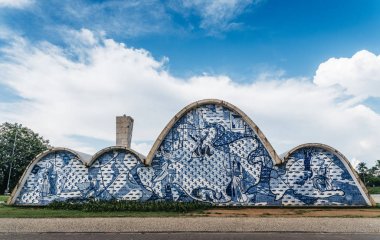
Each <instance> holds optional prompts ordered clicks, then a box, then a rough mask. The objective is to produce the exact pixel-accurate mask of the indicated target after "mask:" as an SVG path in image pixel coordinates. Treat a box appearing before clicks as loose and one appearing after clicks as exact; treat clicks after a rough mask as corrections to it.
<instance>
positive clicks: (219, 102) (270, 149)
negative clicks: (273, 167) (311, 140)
mask: <svg viewBox="0 0 380 240" xmlns="http://www.w3.org/2000/svg"><path fill="white" fill-rule="evenodd" d="M207 104H215V105H220V106H223V107H226V108H227V109H229V110H231V111H233V112H236V113H238V114H239V115H240V116H242V118H243V120H244V121H245V122H246V123H248V125H249V126H250V127H251V128H252V129H253V130H254V131H255V133H256V134H257V136H258V138H259V139H260V140H261V142H262V143H263V145H264V147H265V149H266V150H267V151H268V153H269V155H270V156H271V158H272V159H273V163H274V164H281V163H282V160H281V158H280V157H279V156H278V155H277V153H276V151H275V150H274V148H273V147H272V145H271V144H270V142H269V141H268V139H267V138H266V137H265V135H264V133H263V132H262V131H261V130H260V128H259V127H258V126H257V125H256V124H255V123H254V122H253V121H252V120H251V119H250V118H249V117H248V116H247V114H245V113H244V112H243V111H242V110H240V109H239V108H238V107H236V106H234V105H232V104H231V103H228V102H226V101H223V100H219V99H203V100H199V101H196V102H193V103H191V104H189V105H187V106H186V107H184V108H183V109H182V110H181V111H179V112H178V113H177V114H176V115H174V117H173V118H172V119H171V120H170V121H169V123H168V124H166V126H165V128H164V129H163V130H162V131H161V133H160V135H159V136H158V137H157V139H156V141H155V142H154V144H153V146H152V148H151V149H150V151H149V153H148V156H147V157H146V159H145V164H146V165H150V164H151V163H152V160H153V157H154V155H155V153H156V151H157V150H158V148H159V147H160V145H161V143H162V141H163V140H164V139H165V137H166V135H167V134H168V133H169V131H170V129H171V128H172V127H173V126H174V124H175V123H176V122H177V121H178V120H179V119H180V118H181V117H183V116H185V114H186V113H188V112H189V111H191V110H193V109H195V108H197V107H199V106H203V105H207Z"/></svg>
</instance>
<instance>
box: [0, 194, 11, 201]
mask: <svg viewBox="0 0 380 240" xmlns="http://www.w3.org/2000/svg"><path fill="white" fill-rule="evenodd" d="M8 197H9V196H4V195H0V202H7V201H8Z"/></svg>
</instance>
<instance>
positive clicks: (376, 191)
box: [368, 187, 380, 194]
mask: <svg viewBox="0 0 380 240" xmlns="http://www.w3.org/2000/svg"><path fill="white" fill-rule="evenodd" d="M368 193H369V194H380V187H368Z"/></svg>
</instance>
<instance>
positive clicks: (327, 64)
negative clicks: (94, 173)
mask: <svg viewBox="0 0 380 240" xmlns="http://www.w3.org/2000/svg"><path fill="white" fill-rule="evenodd" d="M107 41H108V42H107ZM109 41H112V42H113V43H115V44H121V45H117V47H120V48H121V50H120V51H119V52H124V53H125V56H124V57H123V58H120V59H119V58H117V57H116V55H117V53H115V55H112V56H111V55H110V54H111V53H114V52H113V50H114V48H115V47H114V46H113V45H112V44H111V45H110V43H109ZM379 42H380V2H379V1H376V0H373V1H371V0H368V1H354V0H334V1H313V0H309V1H301V0H293V1H283V0H261V1H253V0H221V1H200V0H194V1H187V0H183V1H182V0H167V1H153V0H150V1H38V0H34V1H32V0H14V1H11V0H0V71H3V74H1V73H0V77H1V78H2V80H0V103H1V104H0V110H1V111H3V114H2V116H3V117H2V118H0V120H2V121H5V120H7V121H24V122H23V123H24V124H25V125H28V126H30V127H32V128H34V129H36V130H38V131H40V132H42V133H43V134H44V135H45V137H46V138H49V139H52V142H53V144H57V145H58V144H60V145H62V144H63V145H66V144H67V145H68V146H69V147H73V148H79V149H81V150H83V151H88V152H94V151H96V150H99V148H100V147H105V146H107V144H108V145H110V144H112V143H113V137H114V136H113V132H110V129H113V126H112V124H113V120H112V119H113V118H112V117H108V118H106V117H100V116H99V115H97V114H99V113H95V112H97V111H95V110H91V111H90V110H87V111H89V112H87V113H86V116H87V115H90V116H92V117H93V118H97V119H101V120H99V123H97V124H96V125H94V126H93V129H92V130H91V129H87V130H83V131H82V130H74V129H72V130H66V131H63V130H62V131H55V130H54V131H52V128H53V126H51V127H46V125H49V122H51V121H50V120H49V117H48V116H52V115H54V116H55V117H56V118H58V119H62V116H61V115H59V114H58V115H59V116H58V115H57V113H56V112H49V111H47V110H43V111H42V112H41V114H40V115H39V114H35V113H32V112H31V110H30V109H38V110H39V111H41V109H45V108H51V107H52V106H50V105H48V104H47V103H48V101H46V102H45V97H46V95H48V93H46V92H49V93H51V94H52V95H51V96H50V97H54V99H57V98H56V96H57V94H58V95H59V96H61V95H62V96H61V98H60V101H67V104H70V103H71V102H70V101H73V99H75V97H73V96H71V95H70V96H69V93H66V92H65V93H64V94H63V93H62V92H60V93H55V92H54V91H53V90H52V89H51V88H45V86H46V82H44V80H42V79H41V76H46V77H47V76H49V79H48V80H46V81H48V82H49V84H50V83H52V82H54V84H52V85H51V86H50V85H49V84H48V85H49V86H50V87H53V88H54V87H56V86H60V87H61V88H64V89H70V88H68V86H73V84H78V81H79V82H80V81H82V80H80V77H79V76H82V77H83V76H87V77H89V78H93V79H94V80H92V83H91V84H92V85H94V86H93V87H90V88H88V89H87V88H86V89H82V91H79V92H80V94H79V95H78V94H77V95H74V96H87V95H91V94H94V93H96V94H99V93H98V92H97V91H98V90H94V89H95V88H96V87H99V91H100V90H101V89H104V86H105V85H107V84H110V81H111V82H112V84H115V86H116V85H117V84H121V82H123V81H124V82H123V83H124V84H121V85H120V86H123V87H125V89H124V91H125V93H126V94H127V95H128V94H130V93H132V92H140V95H135V96H134V97H135V99H134V100H133V101H135V100H136V98H140V97H142V96H146V97H145V98H144V101H143V103H141V102H140V100H139V101H136V102H135V105H138V104H141V105H139V106H138V107H137V108H138V109H143V108H144V107H146V106H150V103H151V102H156V101H157V99H158V100H159V101H162V102H164V101H165V100H168V99H169V100H168V103H170V102H171V101H172V100H173V99H175V100H176V99H177V100H178V101H175V100H174V101H175V104H172V106H170V107H167V106H165V107H164V109H162V112H163V113H162V118H159V119H158V120H157V122H158V123H157V124H156V123H154V124H152V123H149V122H146V120H140V122H141V125H138V121H137V123H136V124H137V128H136V130H135V134H134V136H135V141H134V143H135V147H136V148H139V147H140V148H141V151H147V149H149V147H150V145H151V143H152V141H154V139H155V136H156V135H157V134H158V132H159V131H160V130H161V129H162V127H163V126H164V125H165V124H166V122H167V121H169V119H170V117H171V116H172V115H174V114H175V113H176V112H177V111H179V110H180V109H181V108H182V107H183V106H185V105H186V104H188V103H190V102H191V101H192V100H199V99H198V98H210V97H217V98H223V99H226V100H228V101H230V102H231V103H234V104H235V105H238V106H239V107H242V108H243V110H245V111H247V112H248V115H250V116H251V117H252V118H253V120H254V121H255V122H256V123H258V125H259V126H260V127H261V128H263V129H264V130H266V131H264V132H265V133H266V134H267V135H269V136H268V138H269V139H273V140H272V142H273V145H275V147H277V149H279V150H278V151H279V152H281V151H285V150H287V148H290V147H292V146H293V145H294V144H298V143H303V142H304V141H313V140H314V139H315V141H325V142H326V143H328V144H331V145H333V146H336V147H338V148H339V147H340V149H342V150H347V151H348V153H346V154H347V155H348V156H349V158H350V159H352V161H358V159H359V160H362V161H367V162H373V161H374V160H375V158H376V156H378V155H380V153H379V152H378V151H377V150H376V147H377V146H379V144H378V143H376V142H375V140H374V139H375V138H376V136H377V137H378V135H376V134H377V131H379V132H380V129H376V130H373V129H372V130H371V129H368V133H367V131H364V132H365V133H366V134H367V135H365V134H364V135H360V136H355V134H354V136H351V137H348V136H347V135H348V134H347V131H348V129H350V127H351V128H352V129H356V128H359V126H355V125H352V124H358V123H359V122H360V121H363V119H365V120H364V122H365V123H364V124H367V125H368V126H372V125H371V124H373V125H375V126H376V125H377V124H378V125H380V122H379V119H380V118H379V113H380V100H379V99H380V98H379V97H380V96H379V94H378V93H377V92H376V91H375V90H374V89H376V87H377V86H379V81H380V80H379V78H380V77H377V74H378V73H380V70H379V68H380V67H379V63H378V62H379V61H380V60H379V57H378V55H379V54H380V44H379ZM100 50H102V51H104V52H103V53H102V54H105V55H104V56H109V58H107V57H104V59H105V60H104V62H102V60H99V61H100V62H97V61H95V60H96V59H97V56H98V55H97V54H98V52H99V51H100ZM124 50H125V51H124ZM363 51H365V52H363ZM108 54H109V55H108ZM135 58H136V59H137V60H136V59H135ZM25 59H29V60H28V61H25ZM46 59H49V60H46ZM108 59H118V60H117V61H119V62H118V63H120V61H122V62H123V61H125V63H124V64H129V65H128V66H129V67H131V70H128V71H127V70H125V69H123V66H126V65H122V64H121V65H120V69H118V68H115V69H114V71H113V72H112V73H110V74H109V76H110V77H112V76H114V78H115V79H118V78H119V77H120V79H121V80H120V81H117V80H110V79H106V77H105V78H101V77H100V75H101V74H100V75H99V74H98V75H97V76H93V75H91V74H90V73H88V72H89V70H90V69H92V73H93V72H97V71H98V70H99V71H100V69H102V66H104V65H105V64H110V66H116V65H115V63H113V62H112V61H113V60H112V61H111V60H108ZM133 59H135V60H134V61H132V60H133ZM329 59H330V60H329ZM363 59H364V60H363ZM45 61H47V62H45ZM49 61H50V62H49ZM115 61H116V60H115ZM39 62H41V63H44V64H45V66H43V65H41V66H39V65H37V63H39ZM141 62H144V64H142V65H141V66H140V65H139V64H140V63H141ZM50 63H51V67H52V69H53V68H54V67H56V69H57V71H56V72H53V73H51V72H49V71H47V70H46V68H49V67H50ZM54 63H56V64H57V65H54ZM135 64H136V65H135ZM361 64H364V65H363V66H362V65H361ZM73 66H74V67H73ZM139 67H141V71H143V73H142V74H141V75H142V76H145V75H146V76H148V77H150V78H151V79H155V78H158V79H160V80H156V81H162V82H160V86H163V85H164V86H166V84H168V85H167V87H166V88H165V91H166V90H167V89H171V88H172V87H173V86H174V85H175V86H178V88H181V89H182V88H184V89H185V90H184V91H185V92H188V93H189V95H191V93H192V92H193V91H194V92H196V93H197V94H193V95H194V96H185V97H184V96H176V95H175V94H172V92H170V93H165V91H162V93H160V94H158V93H157V94H156V93H152V92H154V89H152V90H144V91H143V90H142V89H145V87H144V84H148V85H151V84H150V82H149V81H148V80H147V82H144V81H145V80H146V78H140V76H137V75H138V74H139V73H136V74H137V75H136V77H131V76H135V75H134V74H135V72H133V71H134V70H133V69H140V68H139ZM78 69H81V70H78ZM107 69H111V67H109V68H107ZM337 69H338V70H339V71H341V72H339V71H338V70H337ZM361 69H364V70H361ZM16 70H17V71H16ZM145 70H146V74H145ZM60 71H61V72H60ZM107 71H108V70H107ZM136 71H137V70H136ZM361 71H362V72H361ZM87 73H88V74H89V75H86V74H87ZM140 73H141V72H140ZM348 73H350V74H348ZM49 74H50V75H49ZM75 74H78V75H75ZM113 74H115V75H113ZM149 74H153V75H149ZM345 74H348V75H347V76H348V77H346V78H345V79H348V80H345V79H341V78H340V77H339V76H343V75H345ZM26 76H28V77H26ZM36 76H40V78H39V79H38V78H37V77H36ZM351 76H352V79H351ZM366 76H369V77H366ZM61 77H62V78H61ZM365 77H366V78H365ZM164 79H165V80H164ZM368 79H369V80H368ZM51 81H52V82H51ZM83 81H84V80H83ZM151 81H153V80H151ZM214 81H216V83H214ZM139 83H141V84H139ZM28 84H31V85H30V86H31V87H29V88H28V89H25V88H24V87H23V86H29V85H28ZM42 84H44V85H42ZM213 84H214V85H218V84H219V85H220V86H222V85H223V84H227V85H226V86H228V87H230V88H231V91H230V93H229V92H228V88H226V89H225V90H224V91H223V92H209V93H208V92H207V91H205V92H204V93H203V90H204V89H205V88H207V87H209V86H213ZM117 86H119V85H117ZM127 86H131V87H127ZM132 86H133V87H132ZM34 87H36V89H44V91H45V93H40V95H36V94H37V93H36V92H33V93H32V92H31V91H32V90H30V89H32V88H34ZM173 88H174V87H173ZM216 89H218V88H216ZM221 89H224V88H221ZM236 89H239V90H236ZM258 89H260V92H268V94H269V95H271V94H275V93H276V94H277V95H276V96H277V97H274V96H273V98H276V99H278V102H277V100H276V101H275V100H273V99H267V98H266V97H264V96H263V97H262V98H260V97H258V96H259V95H260V94H257V96H256V97H252V99H249V100H250V101H251V100H255V101H259V102H258V103H250V104H251V105H257V104H262V105H265V106H268V108H270V107H273V108H275V109H274V110H275V111H279V112H281V111H282V109H288V110H289V111H292V113H291V114H288V115H289V116H286V117H285V119H283V115H281V118H280V119H279V115H273V114H270V113H268V112H265V111H264V110H261V108H258V107H257V108H255V107H252V106H251V105H250V104H248V103H246V102H247V101H248V99H243V97H240V98H239V97H238V96H241V95H242V94H240V93H236V95H233V94H232V92H235V90H236V91H242V92H247V91H249V90H250V91H252V94H253V93H254V92H255V91H258ZM300 89H301V91H310V92H309V96H312V98H313V99H312V100H310V99H308V100H300V101H299V102H298V103H293V102H292V101H291V100H289V98H290V97H293V96H294V95H289V94H291V93H292V94H294V93H293V92H295V93H297V91H300ZM305 89H307V90H305ZM113 90H114V89H112V91H113ZM36 91H38V90H36ZM62 91H68V92H70V90H62ZM112 91H111V90H110V92H108V93H103V94H105V97H104V98H105V99H106V100H107V101H109V103H112V102H114V101H115V102H118V101H121V100H122V101H126V100H128V98H125V96H121V95H119V93H117V92H112ZM200 92H202V94H198V93H200ZM378 92H380V89H378ZM53 93H54V94H53ZM312 93H315V96H314V95H313V94H312ZM165 94H172V95H170V97H169V96H167V95H165ZM323 94H326V95H323ZM100 95H101V94H100ZM148 95H149V97H147V96H148ZM43 96H45V97H43ZM92 96H94V95H92ZM106 96H108V97H109V98H108V99H107V98H106ZM152 96H155V97H156V98H154V97H152ZM236 96H237V97H236ZM247 96H249V94H248V95H247ZM260 96H261V95H260ZM281 96H282V97H281ZM305 97H307V96H305ZM330 97H331V99H330ZM102 98H103V97H102ZM316 98H319V99H316ZM322 98H324V99H330V100H329V102H328V103H325V100H322ZM83 99H85V100H86V101H85V102H86V103H87V104H90V102H91V101H92V102H93V99H91V98H90V97H88V99H87V98H85V97H83ZM83 99H82V98H79V97H78V99H76V100H75V101H79V102H80V101H82V102H83ZM162 99H163V100H162ZM300 99H301V97H300ZM87 101H88V102H87ZM107 101H105V100H104V101H101V102H99V104H100V105H101V106H102V107H103V108H104V107H105V108H106V106H107ZM303 101H304V104H302V105H299V104H300V102H303ZM308 101H312V102H310V103H309V102H308ZM45 103H46V104H47V105H44V104H45ZM282 103H283V104H285V103H286V104H287V105H286V106H284V105H282ZM49 104H51V101H49ZM74 104H77V102H74ZM144 104H146V106H145V105H144ZM239 104H241V105H242V106H240V105H239ZM292 104H293V105H292ZM308 104H310V105H308ZM314 104H315V105H314ZM324 104H327V105H326V108H327V109H330V108H331V109H332V110H331V112H329V114H331V115H334V116H335V115H339V114H338V113H340V115H341V121H342V122H340V123H336V125H334V124H332V125H331V126H329V127H326V125H329V124H325V125H324V124H322V123H321V124H317V123H316V124H315V125H312V126H311V125H310V126H309V125H307V124H304V123H305V122H313V121H315V122H324V123H325V122H326V121H330V120H329V119H331V117H330V118H329V117H328V116H325V117H324V118H323V119H322V118H321V119H319V120H314V119H315V118H316V116H314V115H310V114H309V113H308V111H309V110H308V109H310V108H313V107H315V106H323V105H324ZM58 105H60V103H58V102H57V103H56V104H55V105H54V106H58ZM77 105H79V104H77ZM116 105H117V104H116ZM163 105H164V103H163ZM289 105H291V106H289ZM25 106H28V107H29V108H28V109H29V110H27V109H26V107H25ZM60 106H61V105H60ZM84 106H86V107H87V106H88V105H84ZM362 108H363V109H364V110H363V109H362ZM138 109H135V107H133V106H129V105H128V104H125V105H120V106H119V107H115V109H112V111H111V110H110V111H109V112H107V114H109V115H112V114H114V115H116V114H123V113H127V114H131V115H132V114H134V116H135V117H137V118H141V119H145V118H147V117H149V116H147V113H146V112H145V113H144V112H142V111H139V110H138ZM44 111H46V112H44ZM78 111H79V110H78ZM284 111H285V110H284ZM353 111H354V112H355V114H356V115H355V114H354V115H350V116H348V115H347V116H346V115H344V114H348V112H349V113H350V114H351V112H353ZM363 111H365V112H366V113H365V114H364V113H362V112H363ZM80 112H81V113H82V112H83V110H82V111H80ZM322 112H323V111H322ZM62 114H63V113H62ZM65 114H66V116H67V115H70V116H71V119H70V120H67V118H66V120H67V121H68V122H72V123H71V124H68V125H67V126H66V125H64V126H66V127H67V128H69V129H71V128H74V127H73V126H74V125H82V124H84V123H81V124H79V123H78V122H83V121H82V120H81V118H80V115H78V113H77V112H75V111H74V110H73V109H69V108H68V109H66V110H65ZM329 114H328V115H329ZM363 114H364V115H363ZM56 115H57V116H56ZM252 115H254V116H252ZM38 116H39V117H38ZM75 116H76V117H75ZM300 116H301V117H300ZM25 118H28V119H31V120H24V119H25ZM34 118H35V119H34ZM41 118H42V119H45V120H41ZM256 118H257V120H256ZM54 119H55V118H54ZM110 119H111V120H110ZM345 119H346V120H345ZM347 119H348V120H347ZM350 119H351V120H352V121H351V120H350ZM55 120H56V119H55ZM137 120H139V119H137ZM56 121H57V120H56ZM67 121H66V122H67ZM283 121H284V122H283ZM367 121H368V122H367ZM41 122H42V123H41ZM66 124H67V123H66ZM143 124H150V125H152V128H151V129H150V130H149V129H146V130H142V129H144V128H146V127H144V125H143ZM287 124H288V125H287ZM350 124H351V125H350ZM60 125H62V124H60ZM109 125H111V127H105V126H109ZM278 125H282V126H285V128H287V129H289V130H287V131H285V130H284V129H283V128H279V127H278ZM342 125H343V126H347V127H346V128H344V127H340V126H342ZM302 126H303V127H306V128H307V129H310V128H316V127H317V126H318V127H322V128H325V129H324V130H323V129H322V130H320V131H313V132H311V133H310V134H308V135H306V134H305V135H304V134H301V133H296V134H294V136H290V135H293V132H291V131H290V129H298V127H302ZM337 126H339V127H337ZM349 126H350V127H349ZM94 128H97V129H94ZM99 128H103V129H104V130H103V131H100V130H99ZM340 128H341V129H340ZM81 129H82V128H81ZM335 129H338V130H337V131H338V132H339V133H338V134H337V133H336V132H334V130H335ZM148 130H149V131H148ZM78 131H79V132H78ZM99 131H100V132H99ZM136 131H139V132H140V133H136ZM300 131H301V132H303V131H307V130H306V129H303V130H300ZM141 132H144V133H141ZM145 132H152V133H145ZM371 132H372V133H371ZM290 133H291V134H290ZM336 135H337V136H339V137H344V138H350V139H349V140H344V141H341V142H340V141H338V139H337V138H335V137H334V136H336ZM353 146H359V147H357V149H355V150H353ZM139 150H140V149H139ZM343 152H344V151H343ZM379 158H380V156H379Z"/></svg>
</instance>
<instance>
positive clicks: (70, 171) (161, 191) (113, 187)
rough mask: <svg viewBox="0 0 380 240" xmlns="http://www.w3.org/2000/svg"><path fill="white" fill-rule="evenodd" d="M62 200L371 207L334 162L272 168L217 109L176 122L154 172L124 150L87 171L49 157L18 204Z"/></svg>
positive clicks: (67, 158) (62, 155)
mask: <svg viewBox="0 0 380 240" xmlns="http://www.w3.org/2000/svg"><path fill="white" fill-rule="evenodd" d="M67 199H78V200H88V199H103V200H110V199H124V200H138V201H204V202H210V203H213V204H217V205H252V206H330V205H333V206H346V205H347V206H366V205H369V200H368V198H367V196H366V195H365V194H364V193H363V190H362V189H361V186H360V185H359V184H358V181H357V180H356V179H355V177H354V175H353V173H352V172H351V169H350V168H349V167H348V166H347V163H345V162H344V161H343V160H342V159H341V158H340V157H339V156H338V154H336V153H335V152H333V151H331V150H329V149H325V148H323V147H318V146H305V147H301V148H299V149H297V150H296V151H294V152H292V153H291V154H290V156H289V157H288V158H287V159H286V161H285V162H284V163H282V164H279V165H276V164H275V161H274V160H273V159H272V157H271V155H270V154H269V153H268V150H267V148H266V147H265V144H263V142H262V140H261V139H260V138H259V137H258V134H257V133H256V132H255V130H254V129H253V128H252V127H251V126H250V125H249V124H248V123H247V122H246V121H245V119H244V118H243V117H242V116H241V115H240V114H239V113H238V112H237V111H234V110H233V109H231V108H228V107H226V106H224V105H222V104H205V105H201V106H196V107H194V108H192V109H190V110H189V111H188V112H186V113H185V114H184V115H183V116H182V117H180V118H179V119H178V120H177V121H176V122H175V123H174V125H173V126H172V127H171V128H170V130H169V131H168V133H167V135H166V136H165V137H164V139H163V140H162V142H161V143H160V145H159V147H158V149H157V151H156V152H155V153H154V155H153V158H152V162H151V166H145V165H144V164H143V163H142V160H141V159H140V158H139V157H138V156H137V155H136V154H134V153H133V152H131V151H129V150H128V149H124V148H112V149H110V150H108V151H105V152H104V153H102V154H100V155H99V156H98V157H97V158H96V159H94V161H93V163H92V165H91V166H90V167H86V166H85V165H84V164H83V163H82V162H81V161H80V160H79V159H78V156H76V155H75V154H74V153H72V152H69V151H64V150H61V151H52V152H50V153H48V154H46V155H45V156H44V157H42V158H41V159H40V160H39V161H38V162H37V163H36V164H35V165H34V167H33V169H32V170H31V171H30V173H29V174H28V175H27V176H26V179H25V181H24V184H23V186H21V189H20V191H19V193H18V195H17V198H16V199H15V204H36V205H45V204H48V203H50V202H51V201H54V200H58V201H64V200H67Z"/></svg>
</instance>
